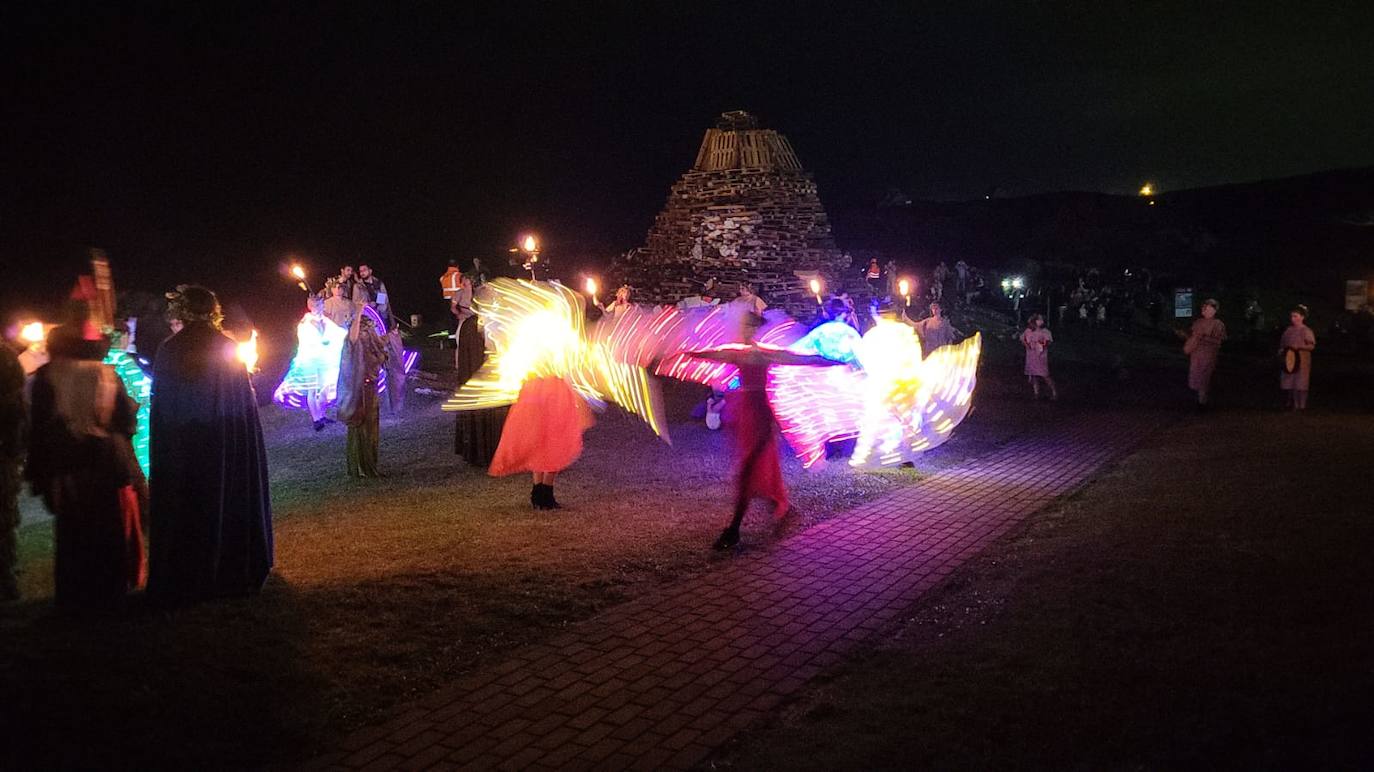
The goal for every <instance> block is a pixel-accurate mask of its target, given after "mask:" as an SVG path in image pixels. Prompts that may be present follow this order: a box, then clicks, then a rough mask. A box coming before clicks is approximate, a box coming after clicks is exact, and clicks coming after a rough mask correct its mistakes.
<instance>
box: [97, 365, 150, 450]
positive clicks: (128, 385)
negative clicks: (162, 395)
mask: <svg viewBox="0 0 1374 772" xmlns="http://www.w3.org/2000/svg"><path fill="white" fill-rule="evenodd" d="M105 364H107V365H111V366H112V367H114V370H115V373H116V374H118V375H119V380H121V381H123V382H124V390H125V391H127V392H129V396H130V397H133V398H134V400H136V401H137V402H138V432H137V433H135V434H134V437H133V443H134V456H135V457H137V458H138V465H139V466H141V467H143V474H144V475H145V476H146V475H147V474H148V408H149V406H150V405H151V404H152V394H153V379H152V378H150V377H148V375H147V374H146V373H144V372H143V368H141V367H139V366H138V363H137V362H135V361H134V358H133V357H131V356H129V355H128V354H127V353H125V352H124V351H122V350H120V349H117V348H112V349H110V351H109V353H107V354H106V355H105Z"/></svg>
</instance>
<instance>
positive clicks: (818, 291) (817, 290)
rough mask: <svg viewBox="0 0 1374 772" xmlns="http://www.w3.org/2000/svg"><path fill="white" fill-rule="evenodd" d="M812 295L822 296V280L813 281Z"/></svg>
mask: <svg viewBox="0 0 1374 772" xmlns="http://www.w3.org/2000/svg"><path fill="white" fill-rule="evenodd" d="M811 294H812V295H819V294H821V280H820V279H812V280H811Z"/></svg>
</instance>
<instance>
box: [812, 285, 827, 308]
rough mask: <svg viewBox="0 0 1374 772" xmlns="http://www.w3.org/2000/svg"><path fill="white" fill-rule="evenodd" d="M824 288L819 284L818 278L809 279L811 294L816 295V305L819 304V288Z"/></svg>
mask: <svg viewBox="0 0 1374 772" xmlns="http://www.w3.org/2000/svg"><path fill="white" fill-rule="evenodd" d="M824 288H825V285H823V284H821V280H820V279H812V280H811V294H812V295H815V296H816V305H818V306H819V305H821V290H822V289H824Z"/></svg>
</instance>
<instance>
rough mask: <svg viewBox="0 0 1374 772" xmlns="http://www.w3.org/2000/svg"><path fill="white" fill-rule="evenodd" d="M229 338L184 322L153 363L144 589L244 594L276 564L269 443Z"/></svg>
mask: <svg viewBox="0 0 1374 772" xmlns="http://www.w3.org/2000/svg"><path fill="white" fill-rule="evenodd" d="M236 354H237V348H236V344H235V343H234V341H233V339H231V338H229V337H228V336H227V335H225V334H224V333H222V332H220V331H219V330H218V329H216V328H215V326H214V325H213V324H211V323H210V322H207V321H191V322H187V324H186V326H185V329H183V330H182V331H181V332H179V333H177V334H176V335H173V336H172V337H171V338H168V339H167V341H166V342H165V343H163V345H162V348H161V349H159V351H158V356H157V360H156V362H155V364H154V369H153V404H152V419H151V420H152V442H151V445H150V462H151V463H150V471H149V478H150V479H149V482H150V488H151V496H152V502H151V511H150V520H151V528H150V531H149V542H150V547H151V549H150V560H149V576H148V593H149V595H151V596H153V597H154V598H157V599H161V600H193V599H199V598H209V597H218V596H227V595H242V594H246V593H252V592H256V591H257V590H259V589H261V587H262V585H263V582H264V581H265V580H266V579H267V574H268V572H269V571H270V570H271V568H272V502H271V498H270V493H269V490H268V478H267V450H266V448H265V446H264V444H263V439H262V426H261V425H260V424H259V422H258V406H257V400H256V397H255V395H254V393H253V387H252V384H251V382H250V381H249V378H248V373H247V372H246V371H245V370H244V367H243V364H242V362H240V361H239V360H238V359H237V356H236Z"/></svg>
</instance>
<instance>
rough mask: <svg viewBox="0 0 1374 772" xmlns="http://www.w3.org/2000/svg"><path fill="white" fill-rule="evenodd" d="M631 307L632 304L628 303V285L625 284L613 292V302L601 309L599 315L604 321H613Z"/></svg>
mask: <svg viewBox="0 0 1374 772" xmlns="http://www.w3.org/2000/svg"><path fill="white" fill-rule="evenodd" d="M633 307H634V304H633V303H631V302H630V285H628V284H625V285H622V286H621V287H620V289H618V290H616V291H615V300H613V301H611V302H610V303H609V304H607V305H606V306H605V307H603V308H602V309H601V313H602V315H603V316H604V318H606V319H614V318H615V317H617V316H619V315H621V314H623V313H625V312H626V311H629V310H630V309H631V308H633Z"/></svg>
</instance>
